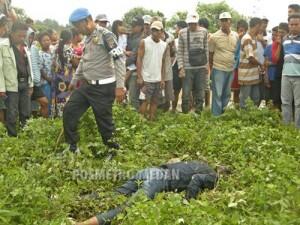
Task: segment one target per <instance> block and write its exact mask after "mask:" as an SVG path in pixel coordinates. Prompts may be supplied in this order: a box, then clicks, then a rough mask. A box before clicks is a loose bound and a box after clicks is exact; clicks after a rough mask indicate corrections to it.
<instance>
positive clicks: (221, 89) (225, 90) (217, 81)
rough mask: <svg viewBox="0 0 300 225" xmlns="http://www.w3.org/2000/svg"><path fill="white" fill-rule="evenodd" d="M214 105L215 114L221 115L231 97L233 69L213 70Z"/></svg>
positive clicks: (212, 108)
mask: <svg viewBox="0 0 300 225" xmlns="http://www.w3.org/2000/svg"><path fill="white" fill-rule="evenodd" d="M211 80H212V107H211V111H212V114H213V115H214V116H219V115H221V114H222V113H223V112H224V110H225V107H226V106H227V105H228V102H229V100H230V97H231V83H232V80H233V71H230V72H226V71H221V70H218V69H213V70H212V77H211Z"/></svg>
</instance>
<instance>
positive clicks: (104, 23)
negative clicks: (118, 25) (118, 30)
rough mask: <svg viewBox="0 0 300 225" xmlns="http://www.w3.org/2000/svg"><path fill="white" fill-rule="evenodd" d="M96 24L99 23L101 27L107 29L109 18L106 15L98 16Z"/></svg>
mask: <svg viewBox="0 0 300 225" xmlns="http://www.w3.org/2000/svg"><path fill="white" fill-rule="evenodd" d="M95 23H97V24H98V25H99V26H100V27H104V28H107V24H108V19H107V16H106V15H105V14H99V15H98V16H96V19H95Z"/></svg>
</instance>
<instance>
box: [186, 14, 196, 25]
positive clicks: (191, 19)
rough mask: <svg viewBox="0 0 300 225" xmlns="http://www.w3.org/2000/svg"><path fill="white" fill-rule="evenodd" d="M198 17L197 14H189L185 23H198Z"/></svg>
mask: <svg viewBox="0 0 300 225" xmlns="http://www.w3.org/2000/svg"><path fill="white" fill-rule="evenodd" d="M198 20H199V15H198V13H189V14H188V15H187V17H186V23H198Z"/></svg>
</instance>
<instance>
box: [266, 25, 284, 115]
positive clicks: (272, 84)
mask: <svg viewBox="0 0 300 225" xmlns="http://www.w3.org/2000/svg"><path fill="white" fill-rule="evenodd" d="M278 39H281V37H280V34H279V33H278V26H276V27H273V29H272V41H273V43H272V44H270V45H268V46H267V47H266V49H265V51H264V57H265V69H266V76H265V77H264V78H265V80H264V81H265V82H264V83H265V86H266V87H267V92H268V95H269V96H268V98H269V99H267V100H272V102H273V105H274V107H275V108H277V109H279V110H280V109H281V100H280V92H281V73H282V69H281V70H280V65H279V64H281V68H282V64H283V61H281V60H280V52H281V43H280V42H281V41H280V40H278ZM278 51H279V53H278ZM279 70H280V71H279ZM279 73H280V75H279Z"/></svg>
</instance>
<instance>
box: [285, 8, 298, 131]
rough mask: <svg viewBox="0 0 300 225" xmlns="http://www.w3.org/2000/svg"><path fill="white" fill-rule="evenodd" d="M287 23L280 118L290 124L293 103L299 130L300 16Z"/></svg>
mask: <svg viewBox="0 0 300 225" xmlns="http://www.w3.org/2000/svg"><path fill="white" fill-rule="evenodd" d="M288 21H289V30H290V34H289V35H288V36H287V38H286V40H285V41H284V42H283V50H284V65H283V71H282V83H281V101H282V118H283V122H284V123H285V124H289V123H291V122H292V120H293V109H292V103H293V101H294V104H295V126H296V127H297V128H299V129H300V14H292V15H291V16H289V19H288Z"/></svg>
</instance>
